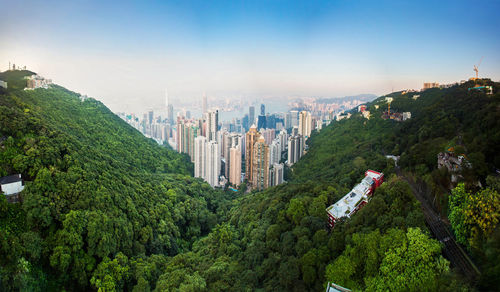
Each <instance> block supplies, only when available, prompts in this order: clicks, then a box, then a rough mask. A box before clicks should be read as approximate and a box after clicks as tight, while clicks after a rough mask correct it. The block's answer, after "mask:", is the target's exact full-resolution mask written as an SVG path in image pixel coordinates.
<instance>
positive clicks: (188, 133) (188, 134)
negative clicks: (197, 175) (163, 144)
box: [176, 117, 199, 162]
mask: <svg viewBox="0 0 500 292" xmlns="http://www.w3.org/2000/svg"><path fill="white" fill-rule="evenodd" d="M198 134H199V129H198V127H197V126H196V124H194V123H192V122H191V121H190V120H186V119H184V117H178V118H177V137H176V140H177V151H178V152H180V153H187V154H188V155H189V157H190V158H191V162H194V139H195V138H196V137H197V136H198Z"/></svg>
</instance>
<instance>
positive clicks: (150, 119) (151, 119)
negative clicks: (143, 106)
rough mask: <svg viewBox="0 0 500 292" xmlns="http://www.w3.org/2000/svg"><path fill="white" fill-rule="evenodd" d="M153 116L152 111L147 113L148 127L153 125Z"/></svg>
mask: <svg viewBox="0 0 500 292" xmlns="http://www.w3.org/2000/svg"><path fill="white" fill-rule="evenodd" d="M153 115H154V113H153V111H152V110H150V111H149V112H148V122H149V124H150V125H151V124H152V123H153Z"/></svg>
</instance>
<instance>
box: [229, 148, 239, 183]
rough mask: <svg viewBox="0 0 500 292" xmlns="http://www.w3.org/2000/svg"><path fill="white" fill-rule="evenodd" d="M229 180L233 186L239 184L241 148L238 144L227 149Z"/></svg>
mask: <svg viewBox="0 0 500 292" xmlns="http://www.w3.org/2000/svg"><path fill="white" fill-rule="evenodd" d="M229 153H230V154H229V156H230V159H229V161H230V166H229V182H230V183H231V184H233V185H235V186H239V185H240V184H241V150H240V146H239V145H238V146H236V147H231V149H230V150H229Z"/></svg>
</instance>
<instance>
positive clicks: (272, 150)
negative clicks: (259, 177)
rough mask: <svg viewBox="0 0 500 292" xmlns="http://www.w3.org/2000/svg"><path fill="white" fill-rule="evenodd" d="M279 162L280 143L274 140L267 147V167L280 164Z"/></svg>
mask: <svg viewBox="0 0 500 292" xmlns="http://www.w3.org/2000/svg"><path fill="white" fill-rule="evenodd" d="M280 160H281V141H280V140H279V139H274V140H273V141H272V142H271V145H270V146H269V165H270V166H272V165H273V164H275V163H280Z"/></svg>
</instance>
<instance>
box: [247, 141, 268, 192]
mask: <svg viewBox="0 0 500 292" xmlns="http://www.w3.org/2000/svg"><path fill="white" fill-rule="evenodd" d="M268 186H269V147H268V146H267V145H266V142H265V141H264V137H262V136H260V137H259V139H258V140H257V142H255V144H254V145H253V157H252V185H251V188H252V189H254V190H264V189H267V188H268Z"/></svg>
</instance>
